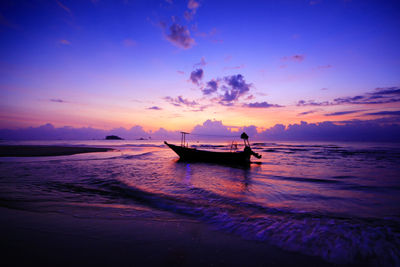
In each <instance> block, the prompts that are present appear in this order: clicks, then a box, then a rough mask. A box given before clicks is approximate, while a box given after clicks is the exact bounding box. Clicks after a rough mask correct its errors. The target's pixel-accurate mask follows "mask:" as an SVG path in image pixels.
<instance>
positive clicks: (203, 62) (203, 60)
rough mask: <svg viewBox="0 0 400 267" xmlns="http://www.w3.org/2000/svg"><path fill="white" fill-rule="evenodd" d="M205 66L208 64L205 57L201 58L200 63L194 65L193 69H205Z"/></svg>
mask: <svg viewBox="0 0 400 267" xmlns="http://www.w3.org/2000/svg"><path fill="white" fill-rule="evenodd" d="M205 65H207V62H206V60H205V58H204V57H201V59H200V62H199V63H196V64H194V65H193V67H197V66H201V67H204V66H205Z"/></svg>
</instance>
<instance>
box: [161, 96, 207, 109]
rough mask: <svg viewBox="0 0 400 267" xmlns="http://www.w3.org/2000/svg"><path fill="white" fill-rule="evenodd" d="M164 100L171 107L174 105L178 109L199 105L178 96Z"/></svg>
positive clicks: (167, 97)
mask: <svg viewBox="0 0 400 267" xmlns="http://www.w3.org/2000/svg"><path fill="white" fill-rule="evenodd" d="M164 100H165V101H167V102H168V103H170V104H171V105H174V106H176V107H181V106H186V107H195V106H198V105H199V103H197V102H196V101H194V100H193V101H190V100H188V99H186V98H183V97H182V96H178V97H176V98H172V97H170V96H166V97H164Z"/></svg>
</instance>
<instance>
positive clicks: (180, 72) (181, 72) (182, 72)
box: [176, 70, 185, 75]
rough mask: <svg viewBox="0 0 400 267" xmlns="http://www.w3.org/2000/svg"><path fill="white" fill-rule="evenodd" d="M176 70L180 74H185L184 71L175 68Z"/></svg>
mask: <svg viewBox="0 0 400 267" xmlns="http://www.w3.org/2000/svg"><path fill="white" fill-rule="evenodd" d="M176 72H177V73H179V74H182V75H184V74H185V72H184V71H181V70H177V71H176Z"/></svg>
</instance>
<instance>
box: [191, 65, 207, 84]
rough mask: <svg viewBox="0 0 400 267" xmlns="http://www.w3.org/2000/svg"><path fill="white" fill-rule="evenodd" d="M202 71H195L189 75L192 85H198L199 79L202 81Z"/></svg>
mask: <svg viewBox="0 0 400 267" xmlns="http://www.w3.org/2000/svg"><path fill="white" fill-rule="evenodd" d="M203 74H204V72H203V69H196V70H194V71H192V72H191V73H190V80H191V81H192V83H194V84H197V85H199V84H200V81H201V79H203Z"/></svg>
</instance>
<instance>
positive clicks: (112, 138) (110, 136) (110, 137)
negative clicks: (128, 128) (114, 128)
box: [106, 135, 124, 140]
mask: <svg viewBox="0 0 400 267" xmlns="http://www.w3.org/2000/svg"><path fill="white" fill-rule="evenodd" d="M106 140H124V139H123V138H121V137H119V136H116V135H107V136H106Z"/></svg>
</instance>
